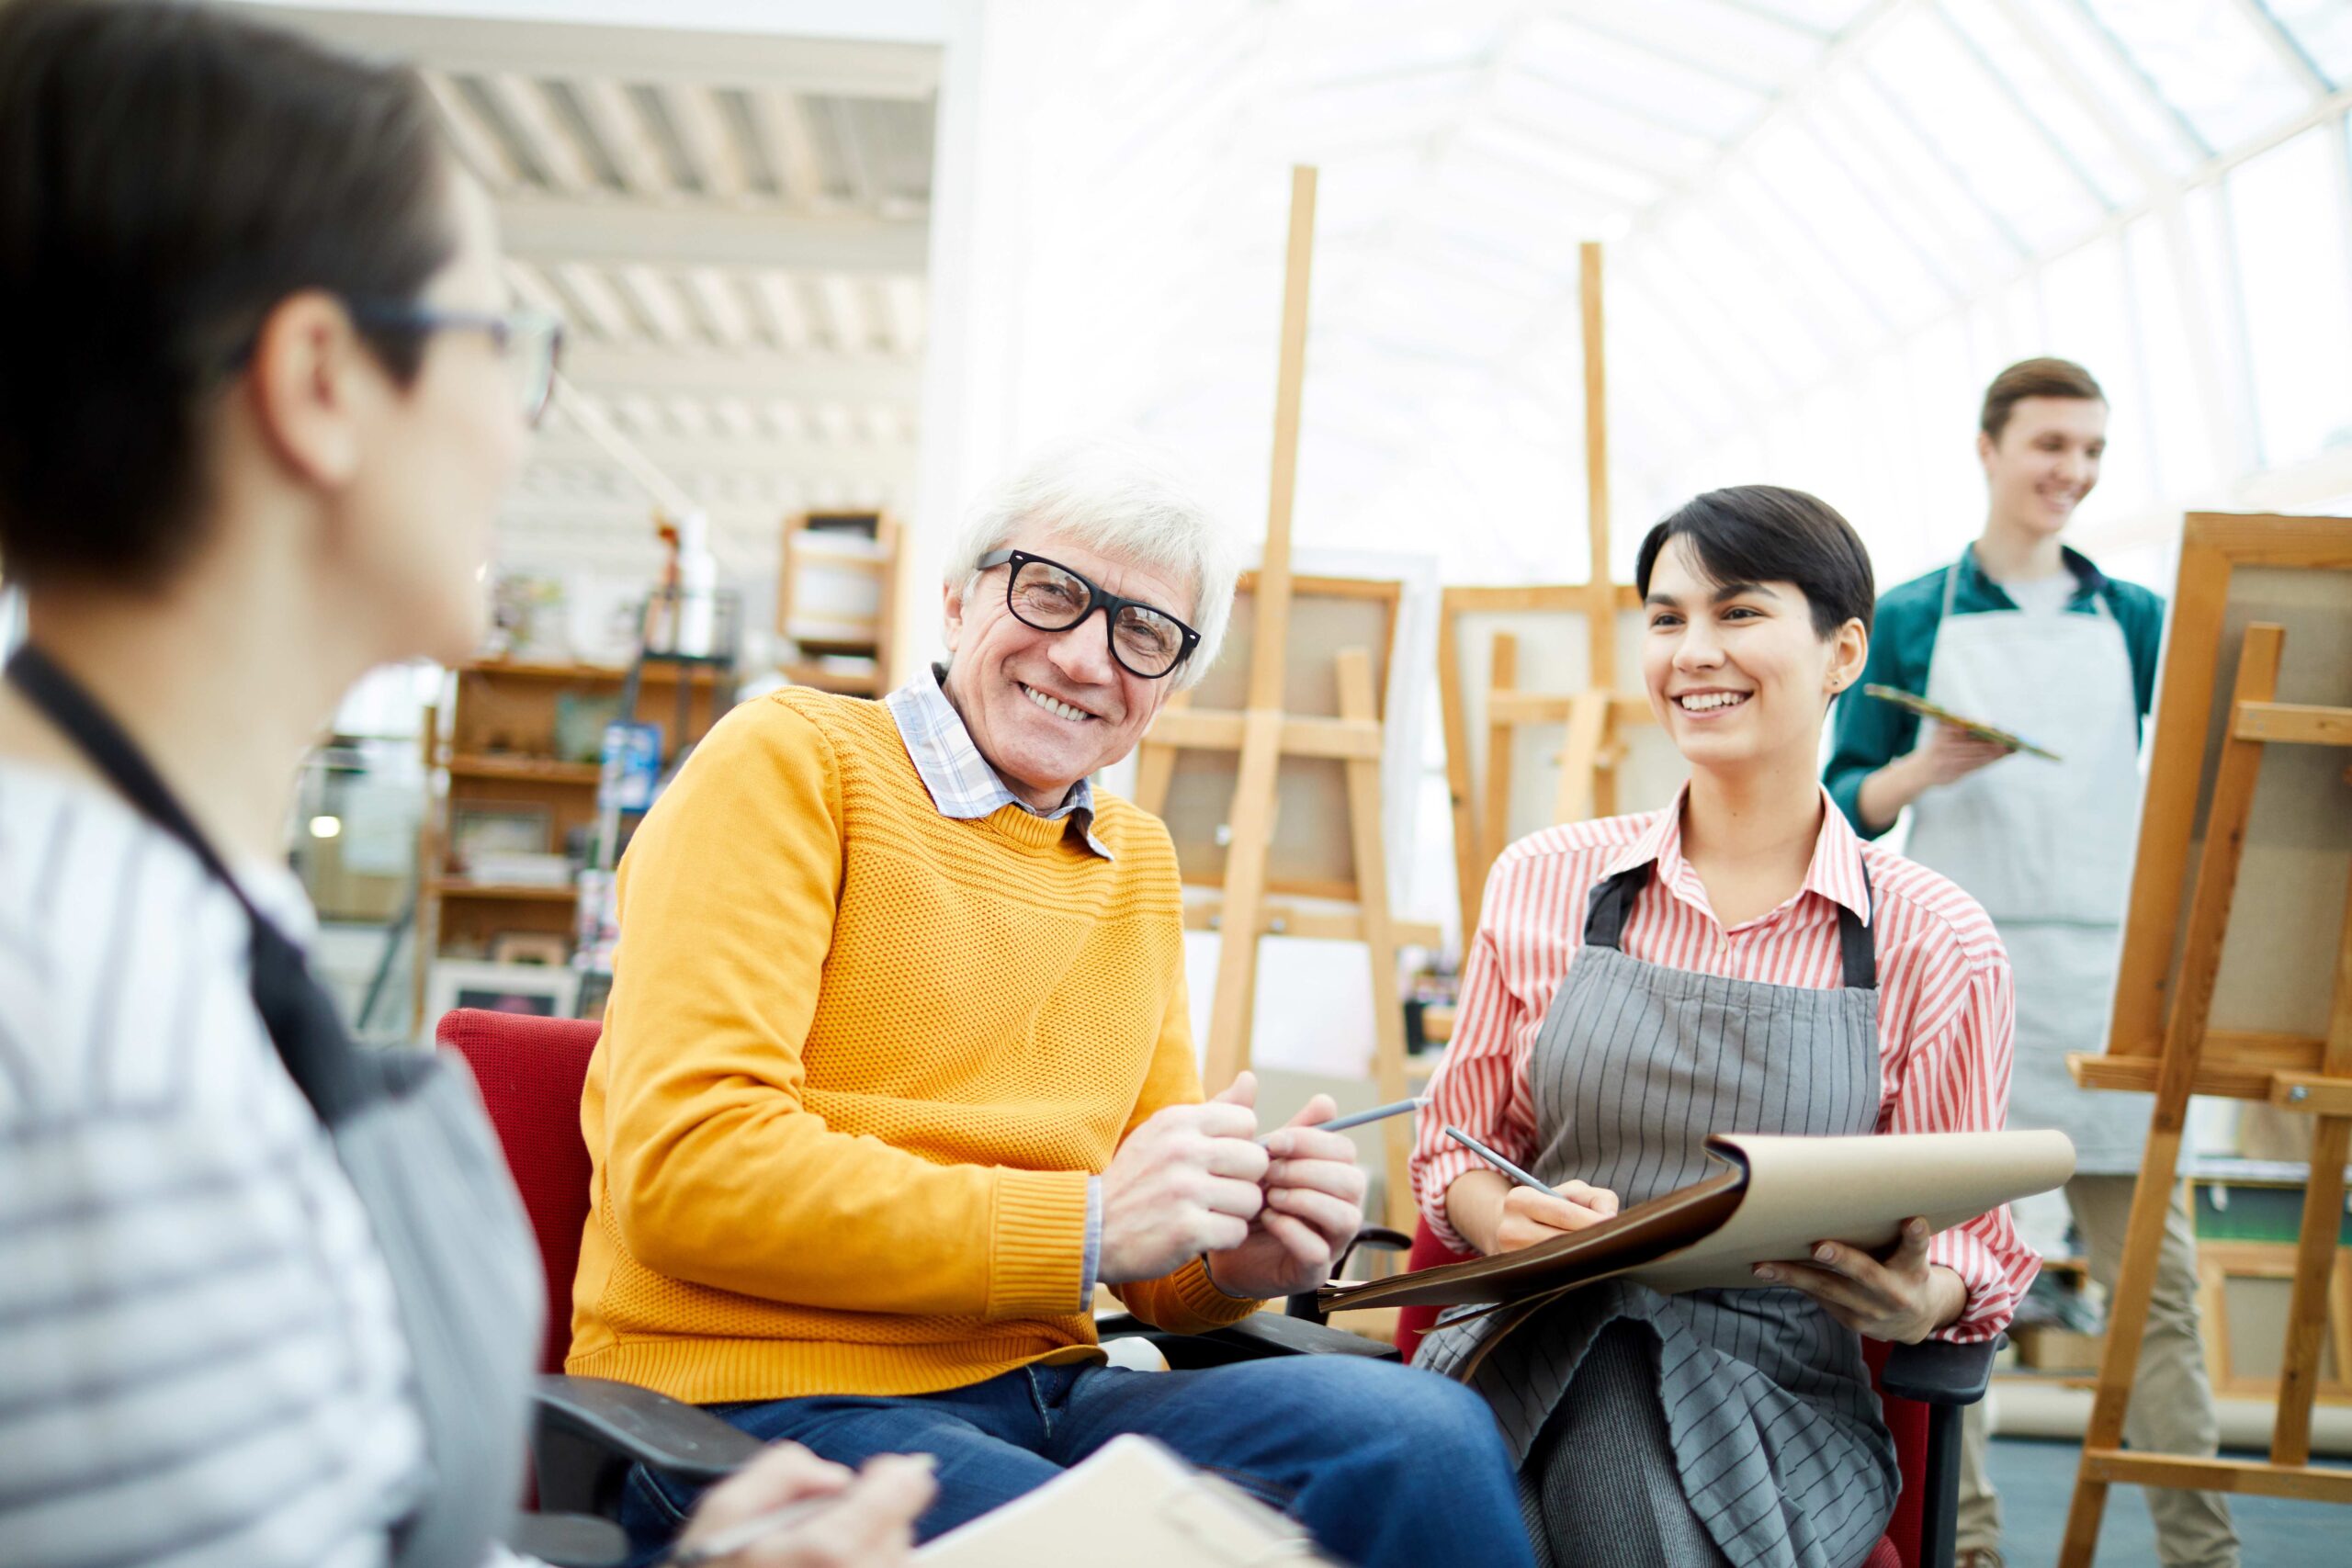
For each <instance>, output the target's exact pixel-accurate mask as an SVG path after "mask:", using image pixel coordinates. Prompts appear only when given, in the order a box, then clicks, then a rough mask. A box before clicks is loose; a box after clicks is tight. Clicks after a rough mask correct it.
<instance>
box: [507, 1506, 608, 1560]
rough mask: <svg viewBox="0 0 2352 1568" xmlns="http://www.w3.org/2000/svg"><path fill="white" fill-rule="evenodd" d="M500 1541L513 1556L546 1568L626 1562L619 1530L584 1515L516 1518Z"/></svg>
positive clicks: (546, 1515) (523, 1516) (603, 1520)
mask: <svg viewBox="0 0 2352 1568" xmlns="http://www.w3.org/2000/svg"><path fill="white" fill-rule="evenodd" d="M502 1539H503V1540H504V1541H505V1543H506V1545H507V1546H508V1547H509V1548H510V1549H512V1550H513V1551H515V1553H516V1554H517V1555H519V1556H522V1557H525V1558H536V1559H537V1561H539V1562H545V1563H547V1564H548V1568H620V1565H621V1564H622V1563H624V1562H628V1536H627V1535H625V1534H623V1533H622V1532H621V1527H620V1526H618V1525H616V1524H615V1523H613V1521H612V1520H610V1519H595V1518H590V1517H588V1516H587V1515H585V1514H517V1515H516V1516H515V1522H514V1523H513V1524H512V1525H510V1526H508V1527H507V1530H506V1534H505V1535H504V1537H503V1538H502Z"/></svg>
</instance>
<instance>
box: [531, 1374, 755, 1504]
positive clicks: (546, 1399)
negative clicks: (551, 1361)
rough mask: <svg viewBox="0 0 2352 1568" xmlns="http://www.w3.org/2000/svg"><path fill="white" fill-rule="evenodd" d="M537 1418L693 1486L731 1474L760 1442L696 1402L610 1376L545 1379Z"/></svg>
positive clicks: (540, 1388)
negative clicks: (694, 1403)
mask: <svg viewBox="0 0 2352 1568" xmlns="http://www.w3.org/2000/svg"><path fill="white" fill-rule="evenodd" d="M537 1403H538V1421H539V1426H540V1427H541V1428H542V1429H546V1428H549V1427H552V1428H554V1429H555V1430H558V1431H563V1432H570V1433H573V1434H576V1435H577V1436H580V1437H582V1438H587V1439H589V1440H590V1441H592V1442H594V1443H595V1444H597V1445H598V1446H599V1447H601V1448H604V1449H607V1450H611V1451H612V1452H613V1453H616V1454H618V1455H620V1456H622V1457H623V1458H626V1459H628V1460H629V1461H633V1462H635V1463H638V1464H642V1465H645V1466H648V1467H649V1468H650V1469H653V1470H658V1471H661V1472H662V1473H663V1474H665V1475H669V1476H672V1477H673V1478H675V1479H676V1480H679V1481H684V1482H686V1483H689V1484H693V1485H705V1486H707V1485H708V1484H709V1483H712V1482H714V1481H721V1480H724V1479H725V1478H726V1477H728V1476H729V1475H732V1474H734V1473H735V1472H736V1471H738V1470H740V1469H741V1468H742V1467H743V1466H744V1465H745V1464H746V1463H748V1462H750V1461H751V1459H752V1456H753V1455H755V1454H757V1453H758V1452H759V1451H760V1440H759V1439H758V1438H754V1437H752V1436H750V1435H749V1434H747V1433H744V1432H741V1431H739V1430H737V1429H736V1428H735V1427H730V1426H729V1425H728V1424H727V1423H726V1422H724V1421H722V1420H720V1419H719V1418H718V1416H713V1415H712V1414H710V1412H708V1411H707V1410H705V1409H703V1408H701V1407H700V1406H698V1405H693V1404H685V1403H684V1402H683V1401H680V1400H675V1399H672V1398H671V1397H670V1396H669V1395H668V1394H666V1393H654V1392H653V1391H652V1390H651V1389H650V1388H639V1387H638V1386H637V1385H636V1384H634V1383H625V1382H613V1381H611V1380H610V1379H608V1378H572V1377H555V1376H543V1377H541V1378H540V1379H539V1382H538V1389H537Z"/></svg>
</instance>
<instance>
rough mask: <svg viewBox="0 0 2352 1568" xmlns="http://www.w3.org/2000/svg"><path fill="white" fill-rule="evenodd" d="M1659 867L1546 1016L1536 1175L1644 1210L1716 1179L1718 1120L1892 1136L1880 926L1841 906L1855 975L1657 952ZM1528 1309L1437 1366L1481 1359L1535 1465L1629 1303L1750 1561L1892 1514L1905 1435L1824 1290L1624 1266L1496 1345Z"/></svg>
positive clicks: (1860, 1552) (1488, 1391)
mask: <svg viewBox="0 0 2352 1568" xmlns="http://www.w3.org/2000/svg"><path fill="white" fill-rule="evenodd" d="M1651 870H1652V867H1651V865H1650V864H1649V863H1645V864H1642V865H1639V866H1635V867H1633V868H1632V869H1630V870H1627V871H1623V872H1620V873H1619V874H1616V875H1614V876H1611V877H1610V878H1608V879H1607V880H1605V881H1603V882H1601V883H1600V885H1599V886H1596V887H1595V888H1594V889H1593V891H1592V897H1591V898H1590V899H1589V908H1588V913H1587V915H1586V919H1585V931H1584V946H1583V948H1582V950H1581V951H1580V952H1579V953H1577V959H1576V962H1575V964H1573V965H1572V966H1571V967H1570V969H1569V973H1568V977H1567V979H1566V981H1565V982H1564V983H1563V984H1562V985H1561V987H1560V988H1559V990H1558V991H1557V992H1556V993H1555V995H1554V997H1553V998H1552V1006H1551V1009H1550V1010H1549V1011H1548V1012H1547V1013H1546V1014H1545V1015H1544V1023H1543V1026H1542V1028H1541V1029H1540V1030H1539V1031H1538V1032H1537V1033H1536V1036H1535V1044H1534V1047H1533V1055H1532V1059H1531V1060H1530V1062H1529V1064H1528V1081H1529V1085H1530V1087H1531V1089H1532V1091H1533V1095H1534V1100H1535V1123H1536V1136H1537V1138H1538V1139H1539V1140H1540V1143H1541V1152H1539V1153H1538V1154H1537V1156H1536V1157H1535V1159H1534V1161H1533V1162H1532V1164H1533V1169H1534V1173H1535V1174H1536V1175H1537V1176H1539V1177H1541V1178H1542V1179H1544V1180H1545V1181H1548V1182H1551V1183H1553V1184H1555V1185H1558V1184H1560V1183H1563V1182H1566V1181H1570V1180H1582V1181H1589V1182H1591V1183H1592V1184H1593V1185H1595V1186H1599V1187H1606V1188H1609V1189H1611V1190H1614V1191H1615V1192H1616V1193H1617V1194H1618V1196H1619V1197H1620V1198H1621V1199H1622V1200H1623V1202H1624V1204H1625V1206H1626V1207H1628V1208H1631V1207H1632V1206H1633V1205H1634V1204H1636V1203H1640V1202H1645V1201H1648V1200H1649V1199H1652V1198H1656V1197H1658V1196H1659V1195H1661V1194H1663V1193H1666V1192H1670V1191H1672V1190H1675V1189H1676V1188H1679V1187H1684V1186H1688V1185H1689V1184H1690V1183H1691V1182H1693V1181H1695V1180H1697V1179H1700V1178H1701V1177H1702V1176H1704V1175H1706V1174H1708V1171H1709V1162H1708V1160H1707V1157H1706V1156H1705V1154H1704V1152H1703V1150H1702V1139H1703V1138H1704V1137H1705V1135H1706V1134H1709V1133H1778V1134H1807V1135H1821V1136H1828V1135H1835V1134H1860V1133H1868V1132H1871V1130H1872V1129H1873V1128H1874V1127H1875V1126H1876V1125H1877V1122H1878V1111H1879V1039H1878V964H1877V959H1876V957H1875V955H1874V953H1873V952H1872V949H1871V936H1870V931H1869V930H1868V928H1867V927H1866V926H1865V925H1864V924H1863V922H1862V921H1861V920H1860V919H1858V918H1857V917H1856V916H1855V915H1854V914H1853V912H1852V911H1851V910H1849V909H1845V908H1839V909H1838V939H1839V947H1840V953H1841V954H1842V959H1843V964H1844V971H1845V972H1844V976H1843V979H1844V985H1843V986H1842V987H1838V988H1836V989H1830V990H1815V989H1813V988H1811V987H1795V986H1772V985H1765V984H1762V983H1759V982H1757V981H1752V980H1731V979H1724V978H1721V977H1718V976H1712V975H1702V974H1697V973H1694V972H1692V971H1690V970H1684V969H1673V968H1668V967H1667V966H1665V965H1663V964H1646V963H1644V962H1642V961H1641V960H1639V959H1636V958H1631V957H1628V956H1627V955H1626V953H1624V951H1623V945H1622V941H1623V933H1624V927H1625V919H1626V916H1627V914H1628V913H1629V912H1630V911H1631V909H1632V908H1633V904H1634V896H1635V895H1636V894H1637V893H1638V892H1640V890H1641V888H1642V886H1643V884H1644V883H1645V882H1646V881H1647V880H1648V878H1649V876H1650V874H1651ZM1479 1310H1480V1309H1478V1308H1476V1307H1470V1308H1461V1309H1456V1311H1455V1313H1454V1314H1449V1316H1453V1315H1460V1314H1465V1313H1468V1314H1475V1313H1476V1312H1478V1311H1479ZM1515 1315H1516V1314H1493V1315H1488V1316H1484V1317H1474V1318H1473V1319H1472V1320H1471V1321H1469V1322H1466V1323H1461V1324H1457V1325H1451V1326H1449V1325H1448V1324H1447V1321H1446V1319H1444V1318H1441V1319H1440V1320H1439V1326H1438V1328H1437V1329H1436V1330H1435V1331H1434V1332H1432V1333H1431V1334H1430V1336H1429V1337H1427V1338H1426V1339H1424V1340H1423V1341H1422V1343H1421V1348H1420V1352H1419V1356H1418V1357H1417V1358H1416V1364H1417V1365H1419V1366H1423V1367H1427V1368H1429V1369H1430V1370H1432V1371H1439V1372H1443V1373H1447V1374H1448V1375H1452V1376H1462V1375H1463V1371H1464V1368H1465V1367H1466V1368H1468V1369H1469V1371H1468V1376H1467V1379H1466V1381H1467V1382H1469V1383H1470V1384H1471V1386H1472V1387H1474V1388H1476V1389H1477V1390H1478V1392H1479V1393H1483V1394H1485V1395H1486V1396H1487V1403H1489V1404H1492V1405H1493V1406H1494V1409H1495V1416H1496V1419H1497V1421H1498V1423H1499V1424H1500V1425H1501V1427H1502V1430H1503V1435H1504V1438H1505V1439H1506V1440H1507V1441H1508V1442H1509V1443H1510V1445H1511V1451H1512V1453H1513V1456H1514V1457H1515V1458H1516V1459H1518V1460H1519V1461H1521V1462H1522V1463H1524V1462H1525V1461H1526V1459H1527V1457H1528V1451H1529V1450H1530V1449H1531V1448H1532V1447H1533V1446H1534V1443H1535V1438H1536V1435H1537V1433H1538V1432H1540V1431H1541V1430H1542V1428H1543V1427H1544V1421H1545V1419H1546V1418H1547V1417H1548V1416H1550V1415H1551V1413H1552V1411H1553V1409H1554V1407H1555V1405H1556V1404H1558V1403H1559V1402H1560V1400H1561V1397H1562V1395H1563V1394H1566V1393H1570V1392H1571V1391H1570V1384H1571V1382H1573V1381H1574V1380H1575V1378H1576V1374H1577V1366H1578V1364H1579V1363H1580V1362H1581V1361H1582V1360H1583V1359H1584V1355H1585V1352H1586V1350H1587V1348H1589V1346H1590V1345H1591V1344H1592V1341H1593V1339H1594V1338H1595V1337H1596V1336H1598V1335H1599V1334H1600V1331H1601V1329H1603V1328H1604V1327H1606V1326H1607V1325H1610V1324H1611V1323H1612V1322H1616V1321H1620V1320H1630V1321H1633V1322H1636V1323H1639V1324H1642V1325H1646V1326H1647V1328H1648V1329H1649V1330H1650V1331H1651V1332H1652V1333H1654V1334H1655V1335H1656V1336H1657V1346H1658V1356H1657V1367H1658V1373H1657V1379H1658V1386H1657V1397H1658V1399H1659V1401H1660V1402H1661V1404H1662V1405H1663V1407H1664V1411H1665V1415H1666V1423H1667V1430H1668V1436H1669V1438H1670V1439H1671V1446H1672V1448H1673V1451H1674V1460H1675V1465H1676V1468H1677V1470H1678V1471H1679V1474H1680V1479H1681V1483H1682V1491H1683V1495H1684V1496H1685V1497H1687V1498H1688V1499H1689V1500H1690V1503H1691V1508H1692V1510H1693V1511H1694V1513H1695V1514H1696V1515H1697V1517H1698V1518H1699V1520H1700V1522H1701V1524H1702V1526H1703V1527H1704V1528H1705V1529H1706V1531H1707V1534H1708V1535H1709V1536H1710V1537H1711V1538H1712V1539H1713V1540H1714V1542H1715V1544H1716V1546H1717V1547H1718V1548H1719V1549H1720V1550H1721V1551H1723V1553H1724V1557H1725V1558H1727V1559H1728V1560H1729V1561H1730V1562H1732V1563H1734V1564H1736V1568H1756V1565H1770V1568H1798V1565H1802V1568H1843V1565H1847V1564H1851V1563H1856V1562H1860V1561H1861V1560H1862V1559H1863V1558H1864V1557H1866V1556H1867V1555H1868V1554H1869V1552H1870V1550H1871V1546H1872V1544H1873V1543H1875V1542H1876V1541H1877V1540H1878V1538H1879V1536H1880V1534H1881V1533H1882V1532H1883V1529H1884V1528H1885V1524H1886V1519H1887V1517H1888V1516H1889V1514H1891V1513H1892V1512H1893V1510H1894V1496H1895V1492H1896V1489H1897V1486H1898V1484H1899V1483H1898V1480H1897V1472H1896V1470H1895V1463H1894V1441H1893V1439H1892V1438H1889V1437H1888V1435H1887V1431H1886V1427H1885V1424H1884V1422H1883V1420H1882V1419H1881V1417H1880V1414H1879V1405H1878V1396H1877V1395H1876V1393H1873V1392H1872V1391H1871V1381H1870V1371H1869V1369H1868V1368H1867V1367H1866V1366H1865V1365H1864V1364H1863V1361H1862V1348H1861V1339H1860V1336H1858V1335H1857V1334H1855V1332H1854V1331H1853V1330H1852V1329H1849V1328H1847V1327H1844V1326H1843V1325H1840V1324H1838V1321H1837V1320H1836V1319H1835V1318H1833V1317H1831V1316H1830V1315H1829V1314H1828V1313H1827V1312H1826V1311H1825V1310H1824V1309H1823V1308H1822V1307H1821V1306H1820V1305H1819V1304H1818V1303H1815V1301H1813V1299H1812V1298H1811V1297H1809V1296H1806V1295H1804V1294H1803V1293H1802V1292H1797V1291H1794V1290H1790V1289H1787V1288H1785V1287H1782V1288H1778V1289H1771V1290H1762V1289H1759V1290H1741V1291H1692V1292H1686V1293H1684V1294H1680V1295H1673V1296H1668V1295H1661V1294H1659V1293H1658V1292H1656V1291H1653V1290H1651V1289H1649V1288H1648V1287H1647V1286H1645V1285H1636V1284H1633V1283H1630V1282H1628V1281H1625V1280H1606V1281H1603V1282H1602V1283H1600V1284H1598V1285H1594V1286H1591V1287H1589V1288H1588V1289H1586V1290H1582V1291H1578V1292H1575V1293H1574V1294H1572V1295H1569V1296H1567V1297H1566V1298H1564V1299H1563V1300H1561V1301H1559V1302H1557V1303H1554V1304H1553V1305H1551V1306H1548V1307H1546V1308H1544V1309H1542V1310H1541V1311H1540V1312H1539V1313H1537V1314H1536V1315H1534V1316H1533V1317H1532V1318H1530V1319H1528V1320H1526V1321H1524V1322H1521V1324H1520V1325H1519V1327H1518V1329H1517V1330H1516V1331H1515V1332H1513V1333H1512V1334H1510V1337H1507V1338H1505V1339H1503V1340H1502V1341H1501V1342H1500V1343H1499V1344H1498V1345H1496V1346H1494V1347H1493V1348H1492V1350H1491V1352H1490V1353H1488V1354H1487V1355H1486V1356H1485V1357H1484V1359H1479V1358H1478V1355H1477V1352H1478V1351H1479V1349H1480V1348H1482V1346H1484V1344H1485V1342H1486V1341H1487V1339H1488V1338H1489V1337H1492V1335H1493V1334H1494V1333H1495V1332H1496V1331H1497V1329H1498V1327H1499V1325H1501V1324H1502V1323H1503V1322H1505V1321H1506V1320H1508V1319H1510V1318H1511V1317H1513V1316H1515Z"/></svg>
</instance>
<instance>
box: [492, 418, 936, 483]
mask: <svg viewBox="0 0 2352 1568" xmlns="http://www.w3.org/2000/svg"><path fill="white" fill-rule="evenodd" d="M628 445H629V446H631V447H632V448H633V449H634V450H635V451H636V452H638V453H639V454H641V455H642V456H643V457H644V458H645V459H646V460H647V461H649V462H650V463H652V464H653V465H654V466H655V467H657V468H659V469H660V470H661V471H662V473H663V474H666V475H668V476H669V477H670V478H671V479H674V480H676V481H678V482H679V483H680V484H684V483H685V481H686V477H687V476H689V475H692V474H704V473H713V474H716V473H725V474H738V473H741V474H752V475H783V476H786V477H791V476H798V475H806V474H823V475H826V476H828V477H831V478H839V479H900V478H905V477H908V476H910V475H911V474H912V473H913V472H914V471H915V459H916V455H917V453H918V451H919V450H920V448H919V447H918V446H917V444H916V443H914V442H912V441H888V442H884V441H870V440H869V441H860V440H854V439H851V440H844V441H841V442H837V443H833V442H828V443H824V444H821V445H820V444H819V443H817V442H812V441H782V440H778V439H777V438H775V437H774V436H767V435H752V436H733V435H729V434H724V433H721V432H711V433H706V434H695V435H690V434H662V433H655V434H642V433H639V432H634V431H632V432H630V433H629V434H628ZM531 461H532V463H533V464H534V465H544V466H546V467H548V468H579V467H585V468H602V467H607V466H614V465H615V459H614V457H613V456H612V454H611V453H610V452H609V451H607V450H606V449H605V446H602V445H601V444H600V443H599V441H598V440H597V439H596V438H595V437H594V436H590V435H589V434H586V433H585V432H584V430H583V429H582V428H581V427H580V426H578V425H576V424H569V423H565V424H559V423H555V422H553V421H550V422H549V423H548V424H547V425H546V426H544V427H542V428H541V430H540V431H539V433H538V434H537V437H536V438H535V440H534V441H533V443H532V447H531Z"/></svg>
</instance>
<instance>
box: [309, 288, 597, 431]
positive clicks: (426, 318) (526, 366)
mask: <svg viewBox="0 0 2352 1568" xmlns="http://www.w3.org/2000/svg"><path fill="white" fill-rule="evenodd" d="M345 305H346V308H347V309H349V310H350V311H351V319H352V320H353V321H357V322H359V323H360V324H361V325H362V326H368V327H374V328H376V329H377V330H378V331H390V332H410V333H443V332H459V333H466V332H471V333H487V334H488V335H489V338H490V342H491V346H492V347H493V348H495V349H497V350H498V353H499V356H500V357H501V358H502V359H503V360H505V362H506V364H507V367H508V368H509V369H511V370H512V371H513V372H514V376H515V399H516V401H517V402H518V403H519V405H520V407H521V411H522V414H523V422H524V423H526V424H534V425H535V424H537V423H539V419H540V416H541V415H543V414H545V413H546V412H548V399H550V398H551V397H553V396H554V395H555V370H556V366H557V364H558V362H559V361H560V360H561V358H562V357H563V322H562V321H559V320H558V319H557V318H556V317H554V316H552V315H549V314H548V312H547V311H545V310H531V309H528V308H527V307H518V308H517V309H515V310H443V309H440V308H439V307H437V306H432V305H416V304H407V305H401V304H393V303H390V302H389V301H385V300H380V299H352V300H347V301H345Z"/></svg>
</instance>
